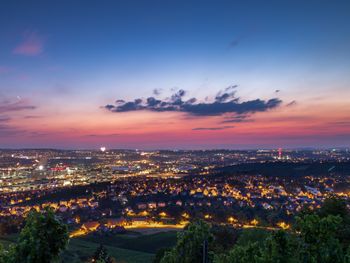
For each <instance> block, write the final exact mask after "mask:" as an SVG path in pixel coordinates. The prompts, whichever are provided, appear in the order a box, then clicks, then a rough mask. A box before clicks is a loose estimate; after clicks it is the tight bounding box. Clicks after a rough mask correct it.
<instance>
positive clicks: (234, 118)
mask: <svg viewBox="0 0 350 263" xmlns="http://www.w3.org/2000/svg"><path fill="white" fill-rule="evenodd" d="M249 117H250V116H249V115H237V116H231V117H229V118H227V119H225V120H223V121H222V123H241V122H253V121H254V120H252V119H248V118H249Z"/></svg>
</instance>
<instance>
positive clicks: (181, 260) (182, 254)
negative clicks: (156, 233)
mask: <svg viewBox="0 0 350 263" xmlns="http://www.w3.org/2000/svg"><path fill="white" fill-rule="evenodd" d="M212 241H213V236H212V234H211V233H210V225H209V224H207V223H205V222H204V221H197V222H195V223H191V224H189V225H188V226H187V228H186V229H185V230H184V231H183V232H180V233H178V237H177V243H176V245H175V247H174V248H173V249H171V250H170V251H168V252H165V255H164V257H163V258H162V260H161V263H201V262H203V244H204V242H208V246H209V247H210V246H211V245H212Z"/></svg>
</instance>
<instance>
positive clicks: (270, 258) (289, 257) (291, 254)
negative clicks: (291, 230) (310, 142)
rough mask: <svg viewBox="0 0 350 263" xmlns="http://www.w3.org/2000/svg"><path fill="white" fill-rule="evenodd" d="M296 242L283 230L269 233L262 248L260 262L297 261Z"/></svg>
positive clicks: (280, 262)
mask: <svg viewBox="0 0 350 263" xmlns="http://www.w3.org/2000/svg"><path fill="white" fill-rule="evenodd" d="M297 248H298V243H297V241H296V240H293V238H292V236H291V235H289V234H288V233H287V232H286V231H284V230H279V231H277V232H274V233H272V234H270V236H269V237H268V238H267V239H266V240H265V242H264V246H263V249H262V256H261V262H264V263H296V262H300V261H299V253H298V250H297Z"/></svg>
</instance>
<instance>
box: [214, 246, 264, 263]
mask: <svg viewBox="0 0 350 263" xmlns="http://www.w3.org/2000/svg"><path fill="white" fill-rule="evenodd" d="M261 256H262V253H261V247H260V246H259V244H258V243H257V242H254V243H249V244H247V245H244V246H240V245H236V246H234V247H233V248H232V249H231V250H230V251H229V253H227V254H221V255H216V256H215V258H214V263H260V262H262V261H261Z"/></svg>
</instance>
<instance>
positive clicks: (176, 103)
mask: <svg viewBox="0 0 350 263" xmlns="http://www.w3.org/2000/svg"><path fill="white" fill-rule="evenodd" d="M349 25H350V1H346V0H344V1H341V0H338V1H325V0H318V1H313V0H310V1H299V0H294V1H250V0H248V1H222V0H219V1H205V0H204V1H192V0H184V1H182V0H179V1H169V0H162V1H153V0H149V1H141V0H138V1H135V0H130V1H108V0H102V1H91V0H84V1H78V0H77V1H67V0H63V1H37V0H33V1H25V0H23V1H17V0H13V1H4V2H2V3H1V8H0V148H60V149H95V148H99V147H101V146H106V147H107V148H109V149H111V148H113V149H116V148H123V149H125V148H128V149H223V148H225V149H252V148H277V147H278V148H279V147H282V148H300V147H314V148H333V147H350V27H349Z"/></svg>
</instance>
